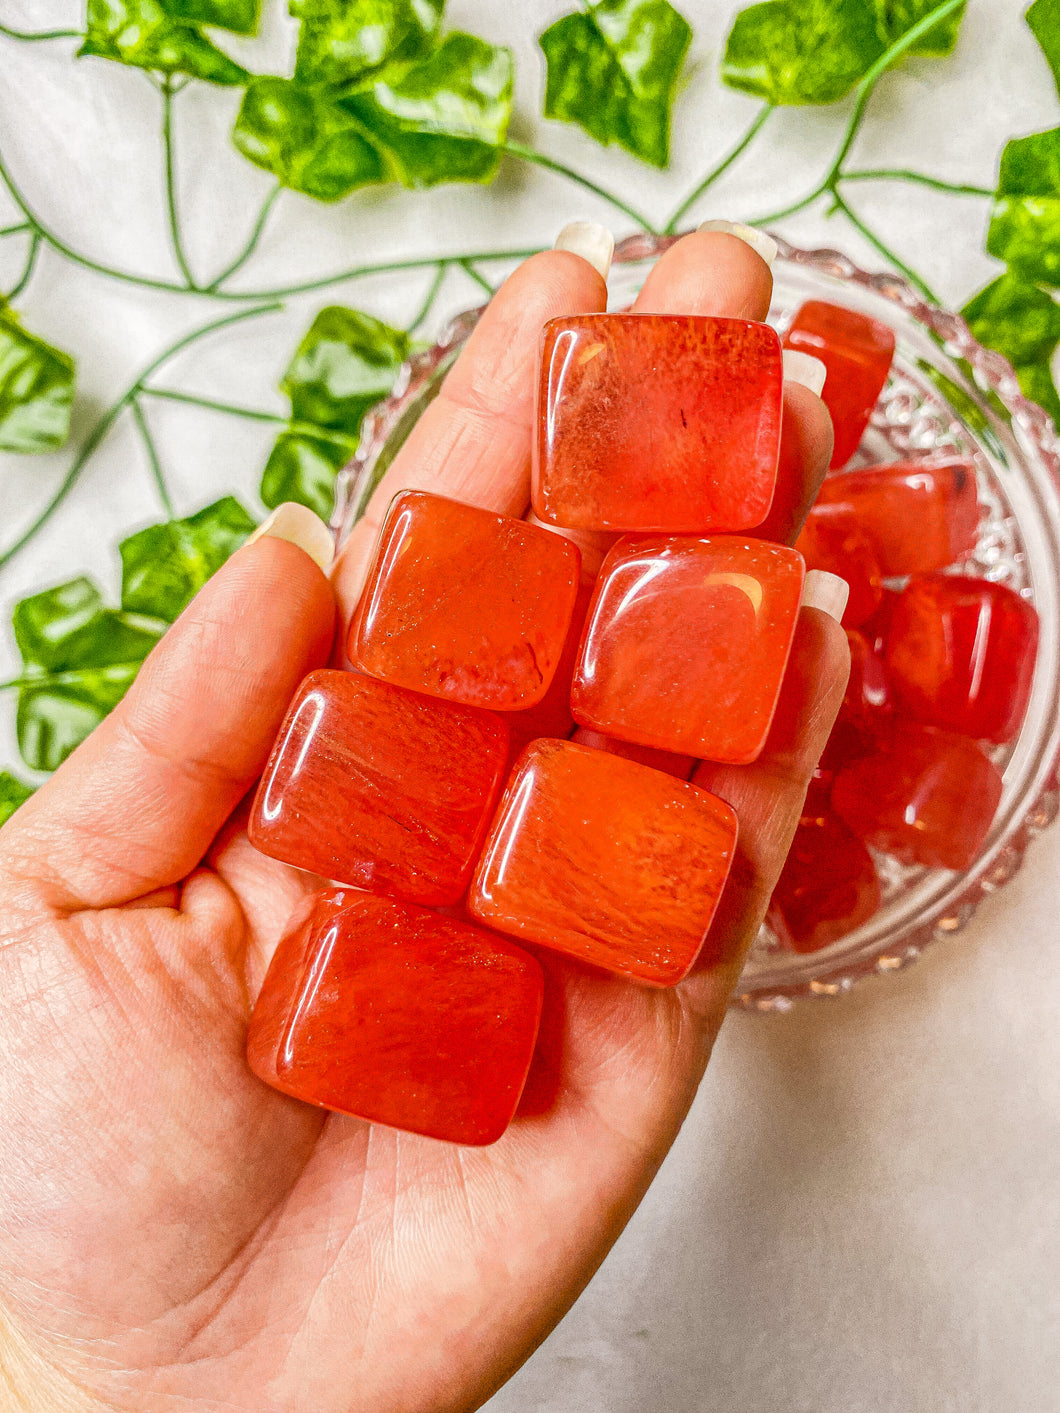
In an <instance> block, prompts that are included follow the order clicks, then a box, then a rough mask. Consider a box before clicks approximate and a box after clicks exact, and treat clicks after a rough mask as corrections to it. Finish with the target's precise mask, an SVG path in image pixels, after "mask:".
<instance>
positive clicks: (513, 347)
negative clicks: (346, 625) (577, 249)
mask: <svg viewBox="0 0 1060 1413" xmlns="http://www.w3.org/2000/svg"><path fill="white" fill-rule="evenodd" d="M606 303H607V286H606V285H605V283H604V278H603V276H602V275H601V274H600V273H599V271H598V270H596V269H594V268H593V266H592V265H590V263H589V261H588V260H586V259H583V258H582V257H581V256H580V255H575V254H573V253H572V252H571V251H567V250H549V251H545V252H543V253H542V254H540V255H535V256H532V257H531V259H529V260H527V261H525V262H524V264H522V265H520V266H519V268H518V269H517V270H516V271H515V273H514V274H512V275H510V276H509V278H508V279H507V280H505V282H504V284H503V285H501V287H500V289H499V290H498V291H497V293H496V294H495V295H494V296H493V299H492V300H491V301H490V303H489V305H488V306H487V308H486V310H485V312H484V313H483V315H482V318H481V319H480V320H479V322H478V325H477V326H476V328H475V330H474V332H473V333H472V335H471V337H470V338H469V339H468V341H467V345H466V346H465V348H464V349H463V351H462V352H461V354H460V356H459V358H458V359H457V360H456V363H455V364H454V365H453V368H452V371H451V372H450V373H449V375H448V377H447V378H446V380H445V383H444V384H443V386H442V390H441V392H440V393H439V395H438V397H437V398H436V399H435V400H434V402H433V403H431V405H430V407H428V408H427V410H426V412H424V414H423V416H422V417H421V418H420V419H419V421H418V422H417V423H416V425H415V427H414V428H413V429H412V431H411V433H410V434H409V438H408V440H407V441H406V442H405V444H404V446H403V447H402V448H401V450H400V452H398V454H397V456H396V457H395V458H394V464H393V465H392V466H391V467H390V468H389V469H388V471H387V472H386V474H385V475H384V477H383V479H382V480H381V481H380V483H379V485H378V486H377V487H376V489H375V491H374V492H373V494H372V498H371V499H370V500H369V502H368V505H367V507H366V509H365V513H364V515H363V516H362V517H361V519H360V520H359V521H358V522H357V524H356V525H355V526H354V527H353V529H352V531H351V532H350V536H349V538H348V539H347V541H346V543H345V545H344V546H343V549H342V552H341V554H340V557H339V562H338V564H337V566H336V569H335V573H334V575H333V582H334V584H335V592H336V595H337V597H338V600H339V605H340V608H341V609H342V612H343V617H344V618H348V617H349V614H350V612H351V611H352V609H353V607H354V605H355V604H356V602H357V598H358V595H359V594H360V590H361V585H362V584H363V582H364V575H365V573H366V571H367V567H368V561H369V559H370V557H371V553H372V549H373V547H374V545H375V539H376V536H377V534H378V533H379V527H380V525H381V524H382V521H383V518H384V516H385V514H386V509H387V506H388V505H389V504H390V502H391V501H392V500H393V498H394V496H395V495H396V494H397V493H398V491H402V490H422V491H434V492H436V493H437V494H439V495H446V496H452V497H453V499H454V500H463V501H467V502H469V503H470V504H472V505H481V506H483V507H485V508H486V509H488V510H495V511H497V512H498V513H499V514H501V515H517V516H521V515H522V514H523V512H524V511H525V510H526V507H527V505H528V504H529V501H530V445H531V433H532V430H533V419H534V390H535V385H536V382H537V358H538V345H539V343H540V339H541V327H542V325H543V324H545V323H546V322H547V321H548V320H549V319H554V318H556V317H558V316H559V315H561V314H580V313H586V312H595V311H597V310H601V309H603V308H604V306H605V305H606Z"/></svg>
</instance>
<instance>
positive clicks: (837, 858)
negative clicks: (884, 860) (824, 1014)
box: [770, 813, 880, 952]
mask: <svg viewBox="0 0 1060 1413" xmlns="http://www.w3.org/2000/svg"><path fill="white" fill-rule="evenodd" d="M879 906H880V882H879V879H878V878H877V877H876V869H875V867H874V865H873V862H872V856H871V854H870V853H869V851H868V849H866V847H865V845H864V844H863V843H862V842H861V840H860V839H858V838H857V836H856V835H854V834H852V833H851V832H850V830H849V829H848V828H847V827H846V825H845V824H844V823H843V821H842V820H841V819H838V818H837V817H836V816H835V815H834V814H831V813H827V814H824V815H822V816H820V817H819V818H814V819H803V821H802V822H801V823H800V824H799V827H798V829H796V831H795V838H794V840H793V841H792V845H791V852H790V853H789V854H788V858H787V862H786V863H785V865H784V869H783V872H782V873H781V875H780V878H779V879H778V881H777V886H776V888H775V889H774V890H773V898H772V902H771V903H770V920H771V922H772V924H773V927H774V930H775V931H776V932H777V934H778V935H779V937H780V938H781V940H782V941H783V942H784V943H785V944H786V945H787V946H788V947H790V948H791V950H792V951H794V952H816V951H819V950H820V948H822V947H827V946H828V945H829V944H830V943H832V942H835V941H838V939H839V938H840V937H844V936H845V935H846V934H847V933H848V932H853V931H854V929H855V928H856V927H860V926H861V924H862V923H863V922H868V920H869V918H870V917H872V915H873V914H874V913H875V912H876V911H877V910H878V909H879Z"/></svg>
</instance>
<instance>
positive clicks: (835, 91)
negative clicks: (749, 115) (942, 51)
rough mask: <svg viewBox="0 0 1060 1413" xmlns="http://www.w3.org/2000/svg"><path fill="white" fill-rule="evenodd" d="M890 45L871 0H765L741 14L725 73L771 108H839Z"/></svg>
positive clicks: (728, 50)
mask: <svg viewBox="0 0 1060 1413" xmlns="http://www.w3.org/2000/svg"><path fill="white" fill-rule="evenodd" d="M884 47H885V46H884V44H883V42H882V41H881V39H880V35H879V33H878V32H877V28H876V16H875V14H874V13H873V8H872V6H871V5H868V4H866V3H865V0H766V3H765V4H762V5H752V6H751V7H750V8H749V9H747V10H741V11H740V13H739V14H738V15H737V16H736V20H735V22H734V24H733V27H732V29H731V30H730V31H729V38H728V42H727V44H726V46H725V58H724V60H723V61H722V70H721V76H722V78H723V79H724V81H725V82H726V83H727V84H728V85H729V87H730V88H738V89H740V90H741V92H743V93H751V94H754V95H755V97H757V98H763V99H765V100H766V102H767V103H777V104H798V103H834V102H835V101H836V100H837V99H839V98H842V97H843V95H844V94H846V93H849V92H850V90H851V89H852V88H853V86H854V85H855V84H856V83H857V82H858V80H859V79H861V78H863V77H864V76H865V74H866V73H867V72H868V70H869V69H870V68H871V67H872V65H873V64H874V63H875V61H876V60H877V59H878V58H879V57H880V55H881V54H882V53H883V50H884Z"/></svg>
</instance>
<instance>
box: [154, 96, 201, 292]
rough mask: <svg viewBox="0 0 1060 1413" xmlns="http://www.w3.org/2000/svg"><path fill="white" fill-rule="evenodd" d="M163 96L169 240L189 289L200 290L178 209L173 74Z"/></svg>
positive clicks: (163, 135) (163, 140)
mask: <svg viewBox="0 0 1060 1413" xmlns="http://www.w3.org/2000/svg"><path fill="white" fill-rule="evenodd" d="M160 91H161V94H162V149H163V153H164V161H165V169H166V217H167V219H168V221H169V240H170V244H171V245H172V247H173V256H174V258H175V260H176V262H177V264H178V265H179V266H180V273H181V274H182V275H183V276H184V283H185V284H186V285H187V287H188V289H191V290H194V289H198V285H197V284H196V282H195V276H194V275H193V274H192V273H191V267H190V266H189V265H188V259H187V256H186V255H185V253H184V239H183V237H182V235H181V230H180V211H179V209H178V207H177V172H176V152H175V148H174V142H173V95H174V92H179V91H180V90H179V89H176V90H175V89H174V86H173V78H172V75H171V74H166V76H165V78H163V80H162V83H161V85H160Z"/></svg>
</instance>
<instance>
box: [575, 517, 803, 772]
mask: <svg viewBox="0 0 1060 1413" xmlns="http://www.w3.org/2000/svg"><path fill="white" fill-rule="evenodd" d="M803 577H804V569H803V561H802V556H801V555H800V554H798V553H797V552H796V551H795V550H793V549H788V548H787V547H786V546H784V545H774V544H768V543H766V542H765V541H764V540H749V539H744V538H742V537H740V536H735V535H731V536H726V535H717V536H711V537H709V538H707V537H703V538H697V539H693V538H684V537H681V538H679V537H677V536H658V535H657V536H638V537H636V538H634V537H632V536H630V537H629V538H627V539H623V540H620V541H619V542H618V544H616V545H615V546H614V547H613V548H612V549H611V550H610V551H609V553H608V555H607V558H606V559H605V560H604V563H603V566H602V568H601V570H600V577H599V578H598V580H597V584H596V593H595V594H594V596H593V602H592V606H591V608H590V611H589V619H588V622H587V624H586V630H585V636H584V639H583V641H582V648H581V656H580V658H579V661H578V667H577V669H576V671H575V674H574V685H573V688H572V691H571V709H572V711H573V713H574V719H575V720H576V721H577V722H578V723H579V724H580V725H582V726H588V727H590V728H591V729H592V730H594V731H601V732H603V734H604V735H605V736H616V737H618V738H619V739H620V740H624V741H636V742H637V743H638V744H639V745H642V746H652V747H654V748H655V749H657V750H662V751H672V752H674V753H675V754H678V755H688V756H695V757H696V758H697V759H704V760H715V761H731V762H734V763H736V764H746V763H747V762H748V761H752V760H754V759H755V758H756V757H757V756H758V754H759V752H760V751H761V749H762V747H763V745H764V744H765V740H766V736H767V734H768V732H769V727H770V724H771V722H772V720H773V713H774V711H775V709H776V704H777V697H778V696H779V694H780V684H781V681H782V679H783V676H784V669H785V667H786V665H787V661H788V654H789V652H790V651H791V642H792V638H793V636H794V633H795V624H796V620H797V618H798V612H799V599H800V595H801V593H802V582H803Z"/></svg>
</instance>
